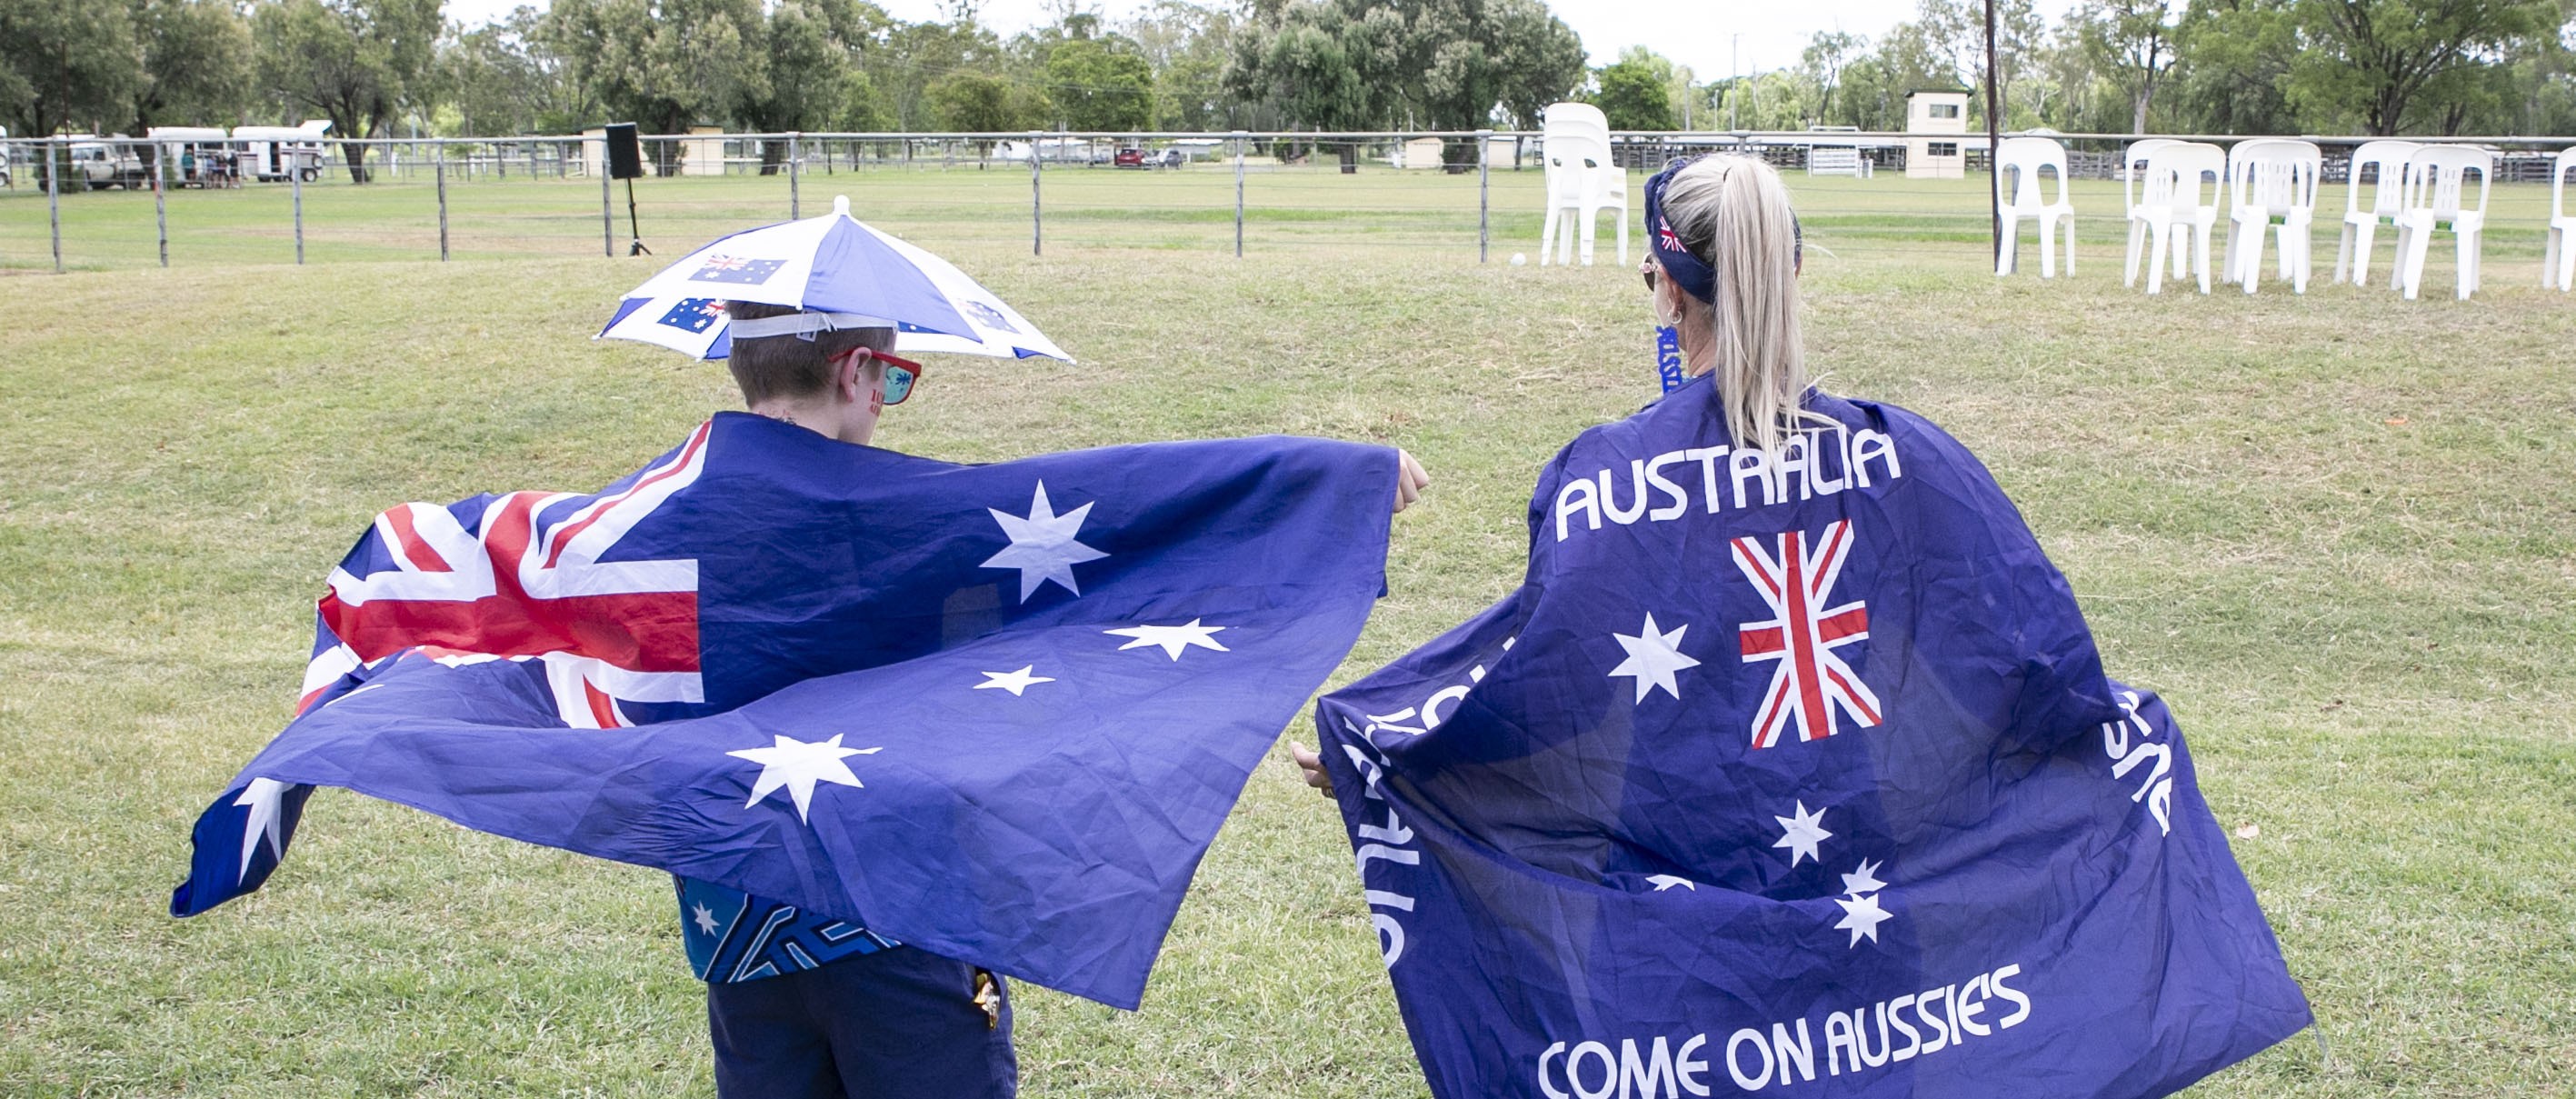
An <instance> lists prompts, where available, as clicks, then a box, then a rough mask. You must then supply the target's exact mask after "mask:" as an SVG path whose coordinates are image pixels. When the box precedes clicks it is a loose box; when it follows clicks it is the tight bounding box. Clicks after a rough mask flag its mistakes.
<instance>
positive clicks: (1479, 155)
mask: <svg viewBox="0 0 2576 1099" xmlns="http://www.w3.org/2000/svg"><path fill="white" fill-rule="evenodd" d="M1493 147H1494V131H1492V130H1478V131H1476V262H1478V263H1483V262H1485V252H1486V250H1487V249H1489V248H1491V247H1492V246H1493V243H1494V216H1493V209H1494V198H1493V186H1492V179H1493V165H1492V164H1490V163H1488V161H1490V160H1492V159H1493V157H1492V155H1491V150H1492V149H1493Z"/></svg>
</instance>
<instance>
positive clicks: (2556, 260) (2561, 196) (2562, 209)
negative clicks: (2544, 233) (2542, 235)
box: [2540, 146, 2576, 293]
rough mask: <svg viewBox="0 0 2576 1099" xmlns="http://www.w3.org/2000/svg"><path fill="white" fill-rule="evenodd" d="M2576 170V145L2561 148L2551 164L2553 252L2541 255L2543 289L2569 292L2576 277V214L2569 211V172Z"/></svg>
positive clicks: (2551, 234) (2550, 229)
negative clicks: (2574, 239) (2573, 242)
mask: <svg viewBox="0 0 2576 1099" xmlns="http://www.w3.org/2000/svg"><path fill="white" fill-rule="evenodd" d="M2571 169H2576V146H2570V147H2568V148H2565V149H2560V150H2558V157H2557V159H2555V160H2553V161H2551V162H2550V165H2549V251H2548V254H2547V255H2545V256H2543V257H2542V258H2541V263H2540V287H2541V289H2543V290H2556V291H2558V292H2560V293H2565V292H2566V291H2567V283H2568V281H2569V280H2570V279H2571V278H2576V247H2569V245H2568V239H2567V234H2568V232H2569V231H2570V230H2576V216H2570V215H2569V214H2568V213H2567V173H2568V171H2569V170H2571Z"/></svg>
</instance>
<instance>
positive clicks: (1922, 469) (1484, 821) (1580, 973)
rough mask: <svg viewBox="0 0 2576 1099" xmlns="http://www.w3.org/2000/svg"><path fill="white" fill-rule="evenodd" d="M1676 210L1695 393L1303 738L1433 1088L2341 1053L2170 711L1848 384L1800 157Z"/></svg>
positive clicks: (1933, 1075)
mask: <svg viewBox="0 0 2576 1099" xmlns="http://www.w3.org/2000/svg"><path fill="white" fill-rule="evenodd" d="M1646 216H1647V231H1648V233H1647V235H1648V240H1649V241H1650V242H1651V247H1652V249H1653V251H1652V256H1653V258H1652V259H1651V260H1650V261H1649V262H1648V264H1647V267H1646V281H1647V284H1648V285H1649V286H1650V287H1652V288H1653V307H1654V311H1655V314H1656V316H1657V317H1658V318H1659V319H1660V320H1662V321H1663V322H1665V323H1667V324H1669V325H1671V326H1672V327H1674V328H1675V329H1677V330H1678V333H1679V342H1680V344H1681V349H1682V354H1683V358H1684V362H1685V364H1686V370H1687V380H1686V381H1685V382H1684V383H1683V384H1681V385H1679V386H1678V387H1676V388H1674V389H1673V390H1672V391H1671V392H1669V393H1667V394H1666V395H1665V397H1664V398H1663V399H1662V400H1660V401H1658V402H1656V403H1654V404H1653V405H1650V406H1648V407H1647V408H1646V409H1645V410H1643V411H1641V412H1639V413H1637V414H1636V415H1634V416H1631V417H1629V418H1627V419H1625V420H1621V421H1618V422H1616V423H1610V424H1604V425H1601V426H1599V427H1596V428H1593V429H1591V430H1588V431H1585V432H1584V433H1583V434H1582V435H1580V436H1578V437H1576V438H1575V439H1574V441H1573V442H1571V443H1569V444H1567V446H1566V447H1565V449H1564V450H1563V451H1561V452H1560V453H1559V454H1558V455H1557V456H1556V458H1555V460H1554V461H1552V462H1550V463H1549V464H1548V466H1547V467H1546V468H1545V470H1544V471H1543V472H1542V473H1541V475H1540V478H1539V484H1538V488H1537V492H1536V494H1535V495H1534V497H1533V498H1532V500H1531V501H1530V513H1529V515H1530V552H1529V563H1528V572H1527V580H1526V582H1525V583H1524V584H1523V585H1522V587H1521V588H1520V590H1519V591H1517V592H1515V593H1513V595H1512V596H1510V597H1509V598H1507V599H1505V600H1504V601H1503V602H1501V603H1499V604H1497V605H1495V606H1494V607H1492V608H1490V609H1488V610H1487V611H1486V612H1485V613H1483V614H1482V615H1479V616H1478V617H1476V618H1474V619H1472V620H1470V621H1469V622H1467V623H1466V624H1464V625H1462V626H1459V627H1458V628H1456V629H1453V630H1451V631H1449V632H1448V633H1447V634H1445V635H1443V636H1442V637H1440V638H1438V639H1436V640H1433V641H1432V642H1430V643H1429V644H1427V645H1425V646H1423V647H1422V648H1421V649H1418V650H1416V651H1414V652H1413V653H1411V654H1409V655H1407V656H1405V657H1403V658H1402V659H1399V660H1398V661H1396V662H1395V663H1394V664H1392V665H1390V666H1388V667H1386V668H1384V669H1382V670H1380V671H1378V672H1376V673H1375V674H1373V675H1370V676H1369V677H1367V678H1366V679H1363V680H1361V681H1360V682H1358V683H1355V684H1352V685H1351V686H1350V687H1348V688H1345V689H1343V690H1341V691H1338V692H1336V693H1334V694H1331V695H1328V696H1326V697H1325V698H1324V699H1323V700H1322V701H1321V702H1320V703H1319V704H1318V707H1317V713H1316V723H1317V727H1318V730H1319V732H1320V733H1321V734H1322V736H1323V738H1324V747H1323V752H1322V754H1321V755H1320V757H1319V756H1318V755H1316V754H1315V753H1310V752H1305V751H1303V750H1302V749H1301V750H1299V751H1298V752H1297V753H1296V754H1297V757H1298V762H1299V763H1300V764H1302V765H1303V766H1304V767H1305V769H1306V773H1307V779H1308V781H1309V782H1311V783H1314V784H1315V785H1318V786H1321V787H1324V788H1326V789H1328V790H1329V791H1330V792H1331V794H1332V796H1333V797H1334V798H1335V799H1336V801H1337V802H1338V803H1339V806H1340V809H1341V813H1342V819H1343V822H1344V824H1345V826H1346V827H1347V828H1348V830H1349V837H1350V841H1351V845H1352V850H1353V852H1354V854H1355V855H1356V856H1357V860H1358V864H1359V871H1360V876H1361V878H1362V881H1363V887H1364V889H1365V893H1364V897H1365V903H1366V904H1367V906H1368V912H1369V922H1370V925H1371V926H1372V927H1373V928H1374V929H1375V930H1376V937H1377V943H1378V948H1379V951H1380V953H1381V957H1382V958H1383V960H1384V962H1385V964H1386V968H1387V973H1388V976H1389V978H1390V979H1391V980H1392V981H1393V982H1394V985H1395V991H1396V997H1397V1001H1398V1003H1399V1004H1400V1005H1401V1006H1402V1008H1403V1013H1404V1021H1405V1026H1406V1029H1407V1030H1408V1032H1409V1033H1410V1035H1411V1037H1412V1039H1413V1044H1414V1049H1415V1052H1416V1054H1417V1055H1418V1056H1419V1058H1420V1060H1421V1063H1422V1070H1423V1073H1424V1076H1425V1077H1426V1079H1427V1080H1428V1082H1429V1084H1430V1087H1431V1091H1432V1094H1433V1095H1435V1096H1437V1097H1439V1099H1464V1097H1467V1096H1493V1095H1526V1096H1533V1097H1544V1099H1605V1097H1608V1096H1612V1095H1631V1094H1633V1095H1649V1094H1651V1095H1657V1096H1670V1095H1683V1094H1687V1095H1710V1094H1729V1095H1732V1094H1737V1093H1739V1092H1754V1091H1763V1090H1766V1089H1774V1088H1779V1089H1789V1088H1795V1089H1797V1090H1796V1091H1795V1092H1787V1091H1784V1093H1794V1094H1808V1093H1811V1092H1813V1093H1818V1094H1821V1093H1822V1092H1821V1091H1818V1090H1817V1089H1824V1090H1827V1091H1831V1092H1832V1093H1833V1094H1837V1095H1855V1096H1888V1097H1891V1099H1894V1097H1903V1099H1943V1097H1955V1099H1970V1097H1975V1099H1986V1097H1991V1096H2038V1095H2049V1096H2058V1095H2083V1096H2095V1097H2102V1099H2117V1097H2144V1096H2154V1095H2164V1094H2168V1093H2170V1092H2172V1091H2175V1090H2178V1089H2180V1088H2182V1087H2183V1086H2185V1085H2187V1084H2189V1083H2190V1082H2191V1081H2193V1080H2195V1079H2198V1078H2200V1077H2202V1076H2205V1075H2207V1074H2209V1073H2211V1072H2214V1071H2217V1070H2218V1069H2220V1068H2223V1067H2225V1066H2226V1065H2228V1064H2231V1063H2233V1062H2235V1061H2238V1060H2241V1059H2243V1058H2245V1057H2247V1056H2250V1055H2252V1054H2253V1053H2254V1052H2256V1051H2258V1050H2261V1049H2263V1048H2264V1047H2266V1046H2269V1045H2271V1044H2273V1043H2274V1042H2277V1041H2279V1040H2281V1039H2282V1038H2284V1037H2287V1036H2288V1035H2290V1034H2292V1033H2294V1032H2296V1031H2297V1030H2298V1029H2300V1028H2301V1027H2303V1026H2306V1025H2307V1023H2308V1021H2309V1016H2308V1009H2307V1003H2306V1001H2305V999H2304V997H2303V996H2302V995H2301V993H2300V991H2299V988H2298V986H2297V985H2296V984H2295V983H2294V982H2292V981H2291V979H2290V977H2289V974H2288V971H2287V968H2286V966H2285V965H2284V964H2283V962H2282V958H2281V953H2280V948H2279V946H2278V944H2276V943H2275V942H2274V941H2273V938H2272V933H2271V930H2270V928H2269V927H2268V926H2266V925H2265V923H2264V920H2263V914H2262V911H2261V910H2260V909H2259V908H2258V907H2257V906H2256V904H2255V900H2254V896H2253V892H2252V890H2251V889H2250V888H2248V887H2247V885H2246V882H2245V879H2244V877H2243V875H2242V874H2241V873H2240V872H2239V871H2238V870H2237V867H2236V863H2235V861H2234V859H2233V858H2232V857H2231V856H2230V854H2229V852H2228V849H2227V842H2226V839H2225V837H2224V835H2223V834H2222V833H2221V832H2220V831H2219V829H2218V826H2217V822H2216V821H2215V820H2214V819H2213V818H2212V817H2211V815H2210V812H2209V809H2208V807H2207V806H2206V805H2205V804H2204V803H2203V802H2202V801H2201V799H2200V795H2199V792H2198V789H2197V786H2196V783H2195V780H2194V778H2193V772H2192V766H2191V759H2190V756H2189V754H2188V753H2187V752H2186V751H2185V750H2184V747H2183V743H2182V739H2181V733H2180V732H2179V730H2178V729H2177V728H2176V726H2175V725H2174V722H2173V719H2172V716H2171V714H2169V713H2168V712H2167V711H2166V709H2165V707H2164V705H2163V703H2162V702H2161V701H2159V700H2158V699H2157V698H2156V697H2155V696H2154V695H2153V694H2151V693H2148V692H2145V691H2142V690H2136V689H2132V688H2129V687H2127V686H2124V685H2122V684H2119V683H2116V682H2114V681H2112V680H2110V679H2109V678H2107V677H2106V676H2105V675H2104V674H2103V670H2102V665H2101V658H2100V654H2099V652H2098V651H2097V650H2096V648H2095V646H2094V643H2093V638H2092V634H2091V632H2090V631H2089V630H2088V629H2087V628H2086V626H2085V623H2084V618H2083V615H2082V613H2081V612H2080V611H2079V610H2078V609H2077V607H2076V604H2075V600H2074V596H2073V594H2072V593H2071V592H2070V591H2069V590H2068V588H2067V585H2066V582H2065V579H2064V578H2063V577H2061V576H2060V575H2059V574H2058V572H2057V570H2056V569H2055V568H2054V567H2052V566H2051V565H2050V564H2049V562H2048V559H2047V557H2046V555H2045V554H2043V553H2041V552H2040V548H2039V545H2038V542H2037V541H2036V540H2035V539H2034V538H2033V537H2032V535H2031V533H2030V531H2029V529H2028V528H2027V527H2025V526H2024V525H2023V523H2022V521H2021V517H2020V515H2019V514H2018V513H2017V512H2016V511H2015V510H2014V509H2013V506H2012V503H2011V502H2010V501H2009V500H2007V499H2005V498H2004V495H2003V493H2002V491H2001V490H2000V489H1998V488H1997V487H1996V485H1995V483H1994V480H1993V478H1992V477H1990V476H1989V475H1988V474H1987V473H1986V471H1985V469H1984V467H1983V466H1981V465H1980V464H1978V462H1977V460H1976V458H1975V457H1974V456H1972V455H1970V454H1969V453H1968V452H1967V450H1966V449H1965V448H1963V447H1961V446H1960V445H1959V444H1958V442H1957V441H1956V440H1954V439H1951V438H1950V437H1949V436H1948V435H1946V434H1943V433H1942V432H1941V431H1940V429H1938V428H1936V427H1934V426H1932V425H1931V424H1930V423H1928V422H1926V421H1925V420H1924V419H1923V418H1922V417H1920V416H1917V415H1914V414H1913V413H1910V412H1907V411H1905V410H1904V409H1901V408H1896V407H1894V406H1891V405H1884V404H1879V403H1876V402H1872V401H1866V400H1858V399H1844V398H1839V397H1835V396H1831V395H1828V394H1825V393H1822V392H1819V391H1817V390H1815V389H1813V388H1811V387H1810V386H1809V384H1808V382H1807V370H1806V363H1805V355H1804V350H1803V348H1802V347H1801V346H1800V339H1799V317H1798V282H1797V273H1798V266H1799V251H1800V248H1799V230H1798V223H1797V219H1796V218H1795V216H1794V215H1792V214H1791V212H1790V209H1789V199H1788V193H1787V191H1786V189H1785V188H1784V187H1783V186H1782V184H1781V181H1780V178H1779V176H1778V174H1777V173H1775V172H1773V171H1772V170H1771V169H1770V168H1769V167H1766V166H1764V165H1763V164H1761V163H1759V162H1756V161H1752V160H1745V159H1740V158H1733V157H1709V158H1705V159H1700V160H1696V161H1689V162H1685V163H1681V164H1676V165H1674V166H1671V167H1668V168H1666V169H1665V170H1664V171H1663V172H1661V173H1658V174H1657V175H1656V176H1655V177H1654V178H1653V179H1652V180H1650V181H1648V182H1647V184H1646ZM1729 1085H1732V1086H1731V1087H1730V1086H1729Z"/></svg>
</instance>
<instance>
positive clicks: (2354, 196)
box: [2335, 141, 2423, 286]
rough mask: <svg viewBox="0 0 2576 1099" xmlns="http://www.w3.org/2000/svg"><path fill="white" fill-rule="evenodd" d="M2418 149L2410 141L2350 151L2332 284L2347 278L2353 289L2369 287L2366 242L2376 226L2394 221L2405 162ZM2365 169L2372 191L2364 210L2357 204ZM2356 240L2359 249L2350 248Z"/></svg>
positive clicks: (2365, 144)
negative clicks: (2367, 172)
mask: <svg viewBox="0 0 2576 1099" xmlns="http://www.w3.org/2000/svg"><path fill="white" fill-rule="evenodd" d="M2421 148H2423V146H2421V145H2418V144H2416V143H2414V142H2412V141H2365V142H2362V143H2361V147H2359V148H2357V149H2354V150H2353V151H2352V166H2351V168H2350V169H2349V170H2347V171H2346V172H2345V174H2344V177H2343V178H2344V188H2343V191H2344V203H2343V206H2344V209H2343V243H2342V244H2341V246H2339V248H2338V249H2337V251H2336V253H2335V281H2336V282H2342V281H2344V280H2345V279H2346V278H2347V277H2349V278H2350V279H2351V281H2352V284H2353V285H2354V286H2368V285H2370V238H2371V236H2372V234H2374V233H2376V232H2377V231H2378V229H2379V223H2380V222H2382V221H2389V222H2394V221H2395V220H2396V218H2397V206H2398V201H2399V199H2400V198H2401V197H2402V194H2403V189H2402V186H2401V184H2402V180H2401V179H2400V177H2401V176H2404V175H2405V174H2406V158H2408V157H2411V156H2413V155H2415V150H2417V149H2421ZM2365 168H2367V169H2369V170H2370V171H2371V173H2372V175H2371V186H2372V187H2373V188H2374V190H2373V191H2372V192H2371V198H2370V205H2368V206H2363V205H2362V203H2361V174H2362V170H2363V169H2365ZM2356 237H2357V238H2358V244H2359V247H2355V246H2354V245H2355V243H2356V239H2355V238H2356Z"/></svg>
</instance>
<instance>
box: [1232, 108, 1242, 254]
mask: <svg viewBox="0 0 2576 1099" xmlns="http://www.w3.org/2000/svg"><path fill="white" fill-rule="evenodd" d="M1243 147H1244V134H1243V131H1241V130H1236V131H1235V132H1234V258H1236V259H1242V258H1243V152H1244V148H1243Z"/></svg>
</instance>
